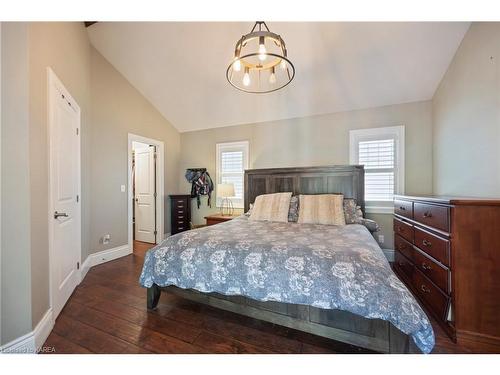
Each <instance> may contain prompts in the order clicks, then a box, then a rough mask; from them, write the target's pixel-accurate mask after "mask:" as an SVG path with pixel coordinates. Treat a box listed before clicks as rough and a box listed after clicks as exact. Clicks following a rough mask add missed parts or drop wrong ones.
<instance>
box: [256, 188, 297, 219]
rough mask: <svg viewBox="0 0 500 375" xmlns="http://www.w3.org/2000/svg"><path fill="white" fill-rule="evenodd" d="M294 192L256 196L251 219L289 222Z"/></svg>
mask: <svg viewBox="0 0 500 375" xmlns="http://www.w3.org/2000/svg"><path fill="white" fill-rule="evenodd" d="M291 198H292V193H276V194H264V195H259V196H258V197H257V198H255V203H254V205H253V208H252V213H251V214H250V217H249V218H248V219H249V220H257V221H278V222H283V223H287V222H288V210H289V208H290V199H291Z"/></svg>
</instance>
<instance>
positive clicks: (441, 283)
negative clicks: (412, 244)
mask: <svg viewBox="0 0 500 375" xmlns="http://www.w3.org/2000/svg"><path fill="white" fill-rule="evenodd" d="M412 260H413V264H414V265H415V267H416V268H418V269H419V270H420V271H421V272H422V273H423V274H424V275H425V276H427V277H428V278H429V279H431V280H432V281H433V282H434V284H436V285H437V286H438V287H439V288H441V290H442V291H443V292H445V293H447V294H449V293H450V282H449V281H450V271H449V270H448V268H446V267H443V266H442V265H440V264H439V263H436V262H435V261H434V260H432V259H431V258H430V257H428V256H427V255H425V254H424V253H422V252H421V251H419V250H414V252H413V259H412Z"/></svg>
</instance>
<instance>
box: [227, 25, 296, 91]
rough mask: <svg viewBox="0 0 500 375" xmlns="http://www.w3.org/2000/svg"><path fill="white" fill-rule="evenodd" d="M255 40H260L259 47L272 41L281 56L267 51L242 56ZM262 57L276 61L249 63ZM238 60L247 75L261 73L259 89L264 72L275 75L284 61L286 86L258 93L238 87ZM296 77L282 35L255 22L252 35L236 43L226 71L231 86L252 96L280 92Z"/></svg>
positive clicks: (249, 34)
mask: <svg viewBox="0 0 500 375" xmlns="http://www.w3.org/2000/svg"><path fill="white" fill-rule="evenodd" d="M257 27H258V28H259V29H258V31H255V30H256V28H257ZM263 27H264V28H265V30H263V29H262V28H263ZM255 39H259V45H262V44H264V43H265V40H271V41H272V42H273V43H274V44H275V45H276V46H277V47H278V48H279V49H280V50H281V54H278V53H273V52H268V51H267V50H266V52H265V53H262V52H251V53H245V54H244V55H241V53H242V50H243V49H244V48H245V47H246V46H247V44H248V43H249V42H250V41H253V40H255ZM261 55H264V56H265V59H266V60H267V59H268V58H269V57H274V59H271V61H269V62H267V63H264V62H263V61H261V62H259V63H256V64H255V63H251V62H250V61H248V59H249V58H252V57H256V56H257V57H260V56H261ZM238 60H239V62H240V64H241V67H240V69H239V70H243V71H244V72H245V73H248V72H250V71H257V72H258V73H259V74H258V77H259V87H260V73H261V72H263V71H271V72H272V74H275V68H276V67H277V66H279V65H280V64H282V62H283V61H285V62H286V64H287V65H286V77H287V81H286V82H285V83H284V84H282V85H278V86H277V87H275V88H273V89H271V90H263V91H256V90H253V89H245V88H244V87H241V86H239V85H237V84H236V83H235V82H233V73H234V64H235V62H236V61H238ZM239 70H238V71H239ZM294 77H295V67H294V65H293V63H292V62H291V61H290V59H289V58H288V56H287V49H286V44H285V41H284V40H283V39H282V38H281V36H280V35H278V34H276V33H273V32H271V31H270V30H269V28H268V27H267V25H266V23H265V22H264V21H257V22H255V25H254V26H253V28H252V30H251V31H250V33H248V34H246V35H243V36H242V37H241V38H240V39H239V40H238V41H237V42H236V46H235V48H234V57H233V59H232V60H231V62H230V63H229V66H228V67H227V69H226V78H227V81H228V82H229V84H230V85H231V86H233V87H234V88H236V89H238V90H240V91H243V92H246V93H250V94H266V93H270V92H274V91H277V90H280V89H282V88H284V87H285V86H288V85H289V84H290V82H292V80H293V78H294Z"/></svg>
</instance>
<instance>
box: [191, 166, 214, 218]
mask: <svg viewBox="0 0 500 375" xmlns="http://www.w3.org/2000/svg"><path fill="white" fill-rule="evenodd" d="M185 177H186V180H188V182H190V183H191V198H196V202H197V204H198V208H200V204H201V199H200V197H201V196H202V195H207V196H208V206H209V207H212V200H211V195H212V191H213V190H214V183H213V182H212V179H211V178H210V174H208V172H207V170H206V169H205V168H189V169H186V174H185Z"/></svg>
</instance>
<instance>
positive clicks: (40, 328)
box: [0, 308, 54, 354]
mask: <svg viewBox="0 0 500 375" xmlns="http://www.w3.org/2000/svg"><path fill="white" fill-rule="evenodd" d="M52 327H54V319H53V317H52V308H49V309H48V310H47V312H46V313H45V315H44V316H43V318H42V319H40V321H39V322H38V324H37V325H36V327H35V329H34V330H33V331H31V332H29V333H27V334H25V335H24V336H21V337H18V338H17V339H15V340H12V341H11V342H9V343H7V344H5V345H3V346H2V347H0V353H10V354H16V353H17V354H30V353H31V354H32V353H38V352H39V351H40V350H42V349H43V348H42V345H43V343H44V342H45V340H47V337H49V335H50V332H51V331H52Z"/></svg>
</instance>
